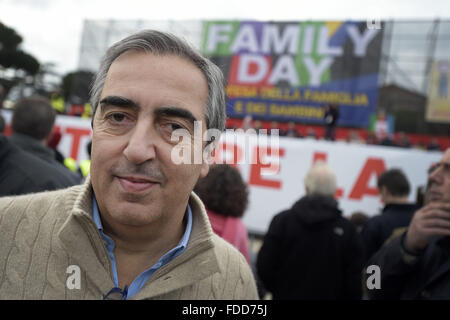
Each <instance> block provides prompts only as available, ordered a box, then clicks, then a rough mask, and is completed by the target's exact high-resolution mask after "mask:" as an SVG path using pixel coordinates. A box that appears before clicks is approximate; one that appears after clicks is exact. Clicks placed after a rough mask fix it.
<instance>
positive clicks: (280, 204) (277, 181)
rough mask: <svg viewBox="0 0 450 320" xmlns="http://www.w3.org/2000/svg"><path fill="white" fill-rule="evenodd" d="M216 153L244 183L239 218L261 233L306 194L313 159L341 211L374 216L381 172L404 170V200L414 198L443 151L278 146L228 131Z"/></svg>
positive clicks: (307, 143)
mask: <svg viewBox="0 0 450 320" xmlns="http://www.w3.org/2000/svg"><path fill="white" fill-rule="evenodd" d="M269 141H270V139H269ZM262 149H263V150H264V152H261V150H262ZM216 157H218V158H219V159H220V162H222V163H229V164H235V165H236V167H237V168H239V170H240V172H241V174H242V175H243V177H244V180H245V181H247V183H248V184H249V188H250V199H249V208H248V210H247V211H246V213H245V215H244V218H243V220H244V223H245V224H246V226H247V227H248V229H249V231H250V232H256V233H261V234H263V233H265V232H266V231H267V228H268V226H269V224H270V221H271V219H272V217H273V216H274V215H275V214H277V213H279V212H281V211H282V210H286V209H288V208H290V207H291V206H292V205H293V204H294V203H295V202H296V201H297V200H298V199H300V197H302V196H304V195H305V188H304V179H305V176H306V173H307V172H308V170H309V169H310V168H311V166H312V164H313V163H314V162H315V161H318V160H321V161H325V162H327V164H328V165H330V166H331V168H332V169H333V170H334V172H335V173H336V176H337V184H338V190H337V192H336V194H335V196H336V199H337V200H338V201H339V206H340V208H341V210H342V211H343V215H344V216H347V217H348V216H350V215H351V214H352V213H354V212H356V211H362V212H364V213H365V214H366V215H368V216H373V215H375V214H379V213H380V210H381V208H382V207H383V204H382V203H381V201H380V197H379V193H378V190H377V177H378V175H379V174H380V173H382V172H384V171H385V170H387V169H391V168H400V169H401V170H403V172H404V173H405V174H406V176H407V178H408V180H409V182H410V185H411V193H410V196H409V200H410V201H411V202H415V201H416V196H417V188H418V187H419V186H425V185H426V182H427V171H428V169H429V167H430V166H431V164H433V163H435V162H438V161H439V160H440V159H441V157H442V153H440V152H427V151H423V150H416V149H402V148H392V147H383V146H370V145H361V144H352V143H347V142H340V141H338V142H328V141H317V140H314V139H311V140H309V139H298V138H286V137H280V138H279V144H278V145H277V144H273V143H272V142H268V141H266V139H264V138H263V137H261V136H256V135H248V134H236V133H228V134H225V135H223V136H222V138H221V142H220V143H219V149H218V151H217V154H216Z"/></svg>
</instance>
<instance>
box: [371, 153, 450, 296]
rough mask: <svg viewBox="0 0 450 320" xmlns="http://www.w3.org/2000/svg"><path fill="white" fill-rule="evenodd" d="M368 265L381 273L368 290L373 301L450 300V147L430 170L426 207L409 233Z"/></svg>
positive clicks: (415, 216) (416, 218) (377, 254)
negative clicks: (376, 268) (373, 266)
mask: <svg viewBox="0 0 450 320" xmlns="http://www.w3.org/2000/svg"><path fill="white" fill-rule="evenodd" d="M367 265H368V266H370V265H375V266H378V267H379V270H380V275H379V277H380V281H379V283H380V286H379V288H378V289H377V288H375V289H373V290H369V291H368V295H369V298H370V299H389V300H392V299H408V300H410V299H414V300H416V299H430V300H438V299H445V300H448V299H450V148H448V149H447V151H446V152H445V153H444V156H443V157H442V159H441V160H440V161H439V162H438V163H437V164H435V165H434V166H433V167H432V168H431V170H430V172H429V175H428V184H427V188H426V191H425V196H424V206H423V207H422V208H420V209H419V210H417V211H416V212H415V213H414V216H413V218H412V220H411V223H410V224H409V227H408V229H407V231H405V232H404V233H403V234H402V235H400V236H398V237H396V238H395V239H393V240H392V241H391V242H389V243H388V244H387V245H385V246H383V247H382V248H381V249H380V250H379V251H377V252H376V253H375V254H374V255H373V256H372V257H371V259H370V260H369V262H368V263H367ZM372 276H373V275H371V277H372ZM366 281H371V279H370V278H368V279H367V280H366Z"/></svg>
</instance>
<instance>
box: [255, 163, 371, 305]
mask: <svg viewBox="0 0 450 320" xmlns="http://www.w3.org/2000/svg"><path fill="white" fill-rule="evenodd" d="M305 189H306V196H304V197H302V198H301V199H300V200H298V201H297V202H296V203H295V204H294V205H293V206H292V207H291V208H290V209H288V210H286V211H283V212H281V213H279V214H277V215H275V217H274V218H273V219H272V222H271V223H270V226H269V229H268V231H267V233H266V235H265V237H264V242H263V245H262V247H261V249H260V251H259V253H258V259H257V264H256V267H257V272H258V275H259V277H260V279H261V281H262V282H263V284H264V286H265V288H266V289H267V290H269V291H270V292H271V293H272V295H273V298H274V299H287V300H293V299H295V300H297V299H300V300H308V299H313V300H337V299H361V295H362V288H361V270H362V267H363V244H362V240H361V238H360V236H359V234H358V232H357V231H356V228H355V227H354V226H353V224H352V223H351V222H350V221H348V220H347V219H345V218H343V217H342V216H341V211H340V210H339V209H338V203H337V201H336V200H335V199H334V193H335V192H336V175H335V174H334V172H333V170H332V169H331V168H330V167H329V166H328V165H326V164H325V163H323V162H316V163H315V164H314V165H313V167H312V168H311V169H310V170H309V172H308V173H307V175H306V177H305Z"/></svg>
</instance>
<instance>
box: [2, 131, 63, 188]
mask: <svg viewBox="0 0 450 320" xmlns="http://www.w3.org/2000/svg"><path fill="white" fill-rule="evenodd" d="M54 172H55V170H54V168H53V166H52V165H50V164H48V163H46V162H45V161H43V160H41V159H39V158H38V157H35V156H33V155H32V154H30V153H28V152H25V151H23V150H21V149H19V148H18V147H16V146H15V145H13V144H12V143H11V142H10V141H9V140H8V138H6V137H4V136H3V135H0V197H2V196H10V195H21V194H27V193H32V192H39V191H47V190H48V191H50V190H56V189H62V188H66V187H68V186H70V185H72V184H71V182H70V181H65V180H63V179H60V178H58V177H56V176H55V174H54Z"/></svg>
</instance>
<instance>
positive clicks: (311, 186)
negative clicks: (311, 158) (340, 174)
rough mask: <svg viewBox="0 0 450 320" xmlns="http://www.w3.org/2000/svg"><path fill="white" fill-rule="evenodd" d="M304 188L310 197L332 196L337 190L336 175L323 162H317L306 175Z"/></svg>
mask: <svg viewBox="0 0 450 320" xmlns="http://www.w3.org/2000/svg"><path fill="white" fill-rule="evenodd" d="M305 187H306V192H307V193H308V194H310V195H313V194H319V195H323V196H333V195H334V193H335V192H336V188H337V183H336V175H335V173H334V171H333V170H332V169H331V168H330V167H329V166H328V165H327V164H326V163H325V162H322V161H317V162H316V163H315V164H314V165H313V167H312V168H311V169H310V170H309V171H308V173H307V174H306V177H305Z"/></svg>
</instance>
